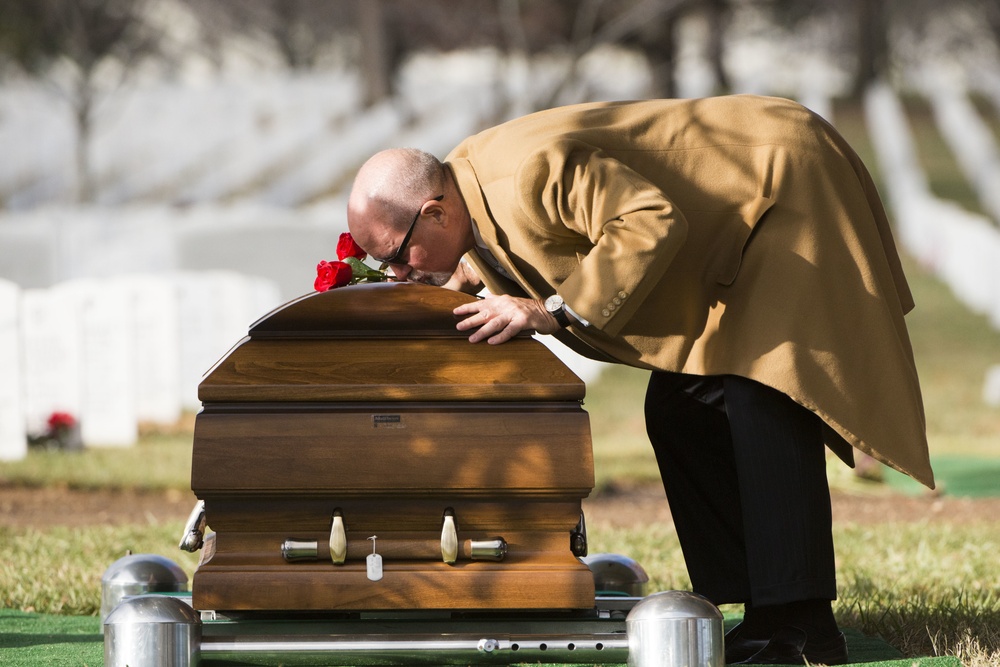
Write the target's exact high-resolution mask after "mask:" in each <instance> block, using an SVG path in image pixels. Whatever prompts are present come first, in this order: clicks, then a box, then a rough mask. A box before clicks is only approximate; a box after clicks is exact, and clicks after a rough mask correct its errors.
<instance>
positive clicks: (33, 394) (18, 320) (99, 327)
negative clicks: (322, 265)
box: [0, 271, 281, 460]
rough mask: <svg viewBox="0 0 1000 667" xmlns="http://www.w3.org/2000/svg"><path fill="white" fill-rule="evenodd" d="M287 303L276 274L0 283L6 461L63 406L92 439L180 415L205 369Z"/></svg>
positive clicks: (121, 437) (89, 442) (133, 434)
mask: <svg viewBox="0 0 1000 667" xmlns="http://www.w3.org/2000/svg"><path fill="white" fill-rule="evenodd" d="M280 303H281V299H280V296H279V294H278V289H277V287H276V286H275V285H274V283H273V282H271V281H269V280H266V279H262V278H257V277H250V276H245V275H241V274H237V273H232V272H223V271H210V272H176V273H165V274H149V275H123V276H118V277H113V278H104V279H79V280H73V281H68V282H65V283H60V284H58V285H56V286H54V287H51V288H48V289H24V290H22V289H21V288H19V287H18V286H17V285H15V284H13V283H10V282H7V281H0V368H3V372H2V373H0V459H3V460H16V459H20V458H22V457H24V456H25V454H26V453H27V448H28V439H29V437H30V436H35V435H40V434H43V433H44V432H45V431H46V430H47V428H48V422H49V420H50V418H51V417H52V416H53V415H57V414H65V415H69V416H71V417H72V419H73V421H74V422H76V423H77V424H78V427H79V435H80V437H81V439H82V444H83V445H84V446H92V447H121V446H129V445H132V444H134V443H135V442H136V441H137V439H138V429H139V424H140V423H153V424H167V425H172V424H175V423H176V422H177V421H178V419H180V417H181V415H182V413H183V411H185V410H197V409H199V408H200V402H199V401H198V396H197V388H198V383H199V382H200V381H201V377H202V375H203V374H204V372H205V371H207V370H208V369H209V368H210V367H211V366H212V365H213V364H214V363H215V362H216V361H218V360H219V359H220V358H221V357H222V356H224V355H225V353H226V352H227V351H228V350H229V349H230V348H231V347H232V346H233V345H234V344H236V343H237V342H238V341H240V340H241V339H242V338H243V337H244V336H245V335H246V333H247V329H248V326H249V325H250V324H251V323H252V322H253V321H255V320H256V319H258V318H259V317H260V316H262V315H264V314H266V313H267V312H269V311H270V310H271V309H273V308H274V307H276V306H278V305H280Z"/></svg>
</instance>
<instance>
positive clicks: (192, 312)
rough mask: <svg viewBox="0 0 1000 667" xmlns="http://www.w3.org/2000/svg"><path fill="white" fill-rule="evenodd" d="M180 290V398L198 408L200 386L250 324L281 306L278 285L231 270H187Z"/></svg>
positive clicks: (179, 276) (188, 406)
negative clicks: (206, 374) (206, 375)
mask: <svg viewBox="0 0 1000 667" xmlns="http://www.w3.org/2000/svg"><path fill="white" fill-rule="evenodd" d="M175 280H176V283H175V284H176V287H177V290H178V303H179V317H180V332H181V336H180V338H181V340H180V350H181V362H180V366H181V397H182V401H183V405H184V407H185V408H186V409H190V410H199V409H200V408H201V401H199V400H198V385H199V384H200V383H201V381H202V379H203V378H204V375H205V373H206V372H207V371H209V370H211V369H212V367H213V366H215V364H216V362H218V361H219V360H220V359H222V357H224V356H225V355H226V354H228V352H229V351H230V350H231V349H232V348H233V347H234V346H235V345H236V344H237V343H239V342H240V341H241V340H243V338H245V337H246V335H247V331H248V330H249V329H250V325H251V324H253V323H254V322H256V321H257V320H258V319H260V318H261V317H262V316H264V315H266V314H267V313H268V312H270V311H271V310H273V309H274V308H275V307H277V306H279V305H281V297H280V292H279V289H278V286H277V284H276V283H275V282H274V281H272V280H268V279H265V278H258V277H252V276H245V275H242V274H239V273H235V272H231V271H203V272H195V271H191V272H182V273H179V274H176V275H175Z"/></svg>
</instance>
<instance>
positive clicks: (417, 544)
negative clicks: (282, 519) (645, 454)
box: [281, 537, 507, 563]
mask: <svg viewBox="0 0 1000 667" xmlns="http://www.w3.org/2000/svg"><path fill="white" fill-rule="evenodd" d="M436 545H437V541H436V540H434V539H433V538H432V539H429V540H394V539H392V538H388V539H383V538H381V537H380V538H379V550H380V551H385V552H388V553H392V554H394V555H395V557H396V558H398V559H401V560H419V561H425V560H436V558H435V556H434V555H433V554H434V549H435V547H436ZM356 551H357V553H349V554H348V556H349V558H348V559H345V560H352V561H353V560H357V561H361V560H363V559H364V558H365V556H366V555H367V553H370V551H365V550H363V549H361V548H360V547H359V548H358V549H357V550H356ZM506 556H507V540H505V539H504V538H502V537H491V538H487V539H481V540H472V539H468V540H463V541H462V542H461V550H460V552H459V554H458V558H457V559H456V560H474V561H494V562H498V561H502V560H503V559H504V558H505V557H506ZM281 557H282V558H284V559H285V561H286V562H288V563H305V562H316V561H319V560H322V558H325V555H323V554H322V553H321V551H320V544H319V541H318V540H310V539H308V538H300V537H289V538H288V539H286V540H285V541H284V542H282V543H281ZM390 558H391V556H390Z"/></svg>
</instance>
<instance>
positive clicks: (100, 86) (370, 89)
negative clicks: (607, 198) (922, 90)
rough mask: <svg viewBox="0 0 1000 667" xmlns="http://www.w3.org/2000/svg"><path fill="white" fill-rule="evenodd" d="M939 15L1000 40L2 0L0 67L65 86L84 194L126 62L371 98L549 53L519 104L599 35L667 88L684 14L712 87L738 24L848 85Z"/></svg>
mask: <svg viewBox="0 0 1000 667" xmlns="http://www.w3.org/2000/svg"><path fill="white" fill-rule="evenodd" d="M935 17H936V18H938V19H940V18H941V17H946V19H947V20H945V23H948V22H949V21H950V22H951V23H952V24H954V25H955V27H954V29H953V35H952V36H951V37H950V39H953V40H956V41H961V40H962V39H963V38H962V35H963V34H964V31H963V30H962V28H961V22H962V20H963V18H962V17H966V18H965V19H964V20H966V21H970V20H971V21H972V22H973V23H976V22H978V23H980V24H982V25H985V26H987V27H988V28H989V30H986V31H984V32H985V33H986V34H988V35H989V36H990V40H991V41H992V42H993V44H991V45H988V46H991V47H992V46H995V44H996V42H998V41H1000V0H949V2H946V3H942V2H939V1H935V0H615V1H611V0H479V1H476V2H461V1H458V0H365V1H364V2H356V1H355V0H211V1H210V2H205V1H204V0H171V1H167V0H158V1H157V2H150V1H149V0H72V1H69V2H68V1H66V0H0V74H7V75H14V76H25V75H27V76H33V77H42V78H44V79H46V80H47V81H49V82H50V83H51V84H52V85H54V86H56V87H57V88H58V89H60V90H61V91H63V93H64V96H65V98H66V100H67V101H68V102H69V104H70V106H71V108H72V110H73V114H74V117H75V119H76V131H77V137H78V141H77V143H78V149H77V162H78V173H79V174H80V175H79V177H78V180H79V183H78V190H79V198H80V199H81V200H82V201H86V200H88V199H89V198H90V196H91V194H92V193H91V190H92V188H91V185H90V182H89V173H90V172H89V169H88V168H87V163H88V144H89V135H90V124H91V118H92V116H93V111H94V108H95V105H97V104H99V102H100V99H101V97H102V95H105V94H107V93H108V92H109V91H112V90H114V88H115V87H116V86H118V85H120V82H121V81H122V79H124V78H126V77H127V76H129V75H130V73H131V72H134V71H136V70H138V69H143V68H147V69H148V68H160V69H161V70H163V71H164V72H167V73H168V75H169V73H170V72H176V71H177V70H178V69H179V68H181V66H182V65H181V63H182V62H183V61H184V59H186V58H190V57H191V56H192V55H194V54H197V55H199V56H201V57H202V58H203V59H204V60H205V61H206V62H208V63H211V64H212V66H214V67H216V68H218V69H219V70H222V69H223V68H224V67H225V66H226V59H227V58H229V57H231V55H230V54H232V53H233V52H237V53H243V54H244V55H246V57H247V58H248V59H250V60H255V62H257V63H258V65H257V66H260V67H264V66H265V65H260V63H269V65H266V66H269V67H272V68H279V69H280V68H284V69H286V70H287V71H289V72H290V73H293V74H294V73H295V72H302V71H310V70H312V71H314V70H317V69H323V68H333V67H340V68H343V67H348V68H353V69H355V70H356V71H357V72H359V76H360V79H361V81H362V83H363V98H364V102H365V104H366V105H368V106H371V105H374V104H377V103H378V102H380V101H382V100H386V99H387V98H389V97H391V96H393V95H394V94H395V93H396V92H397V86H398V85H399V79H400V77H399V72H400V70H401V68H403V67H404V66H405V64H406V62H407V60H408V58H410V57H411V56H413V55H415V54H418V53H422V52H427V51H435V52H446V51H451V50H456V49H475V48H490V49H493V50H494V51H495V52H497V53H499V54H500V55H501V59H502V62H504V63H506V64H507V66H511V67H515V66H516V67H521V68H523V70H524V71H526V72H528V75H529V76H530V72H531V68H532V67H534V66H536V64H537V63H538V62H540V61H542V60H544V61H545V62H546V64H547V65H548V66H551V64H552V63H553V62H558V63H559V66H560V67H561V68H562V71H563V75H562V77H561V79H560V81H559V82H558V83H557V84H556V85H554V86H553V87H552V88H551V89H550V90H547V91H544V92H543V93H541V94H536V96H535V99H519V100H516V101H515V100H507V104H508V105H514V104H516V105H517V106H516V108H515V109H513V110H514V111H517V112H528V111H532V110H535V109H539V108H545V107H548V106H552V105H555V104H558V103H559V100H560V97H561V95H562V94H563V92H564V91H565V90H567V89H571V88H573V87H574V86H578V85H580V83H579V77H578V76H577V73H578V71H579V69H578V68H579V67H581V62H582V58H583V57H584V56H585V55H586V54H587V53H588V52H590V51H592V50H593V49H594V48H596V47H599V46H605V45H610V46H614V47H617V48H621V49H625V50H628V51H631V52H634V53H636V54H638V55H639V56H640V57H642V58H644V59H645V60H646V62H647V64H648V69H649V72H650V81H651V83H650V89H649V91H648V94H649V96H650V97H672V96H677V95H678V94H679V90H678V83H677V79H676V76H677V68H678V61H679V58H680V57H681V55H682V54H681V50H682V48H684V45H683V42H682V40H681V39H680V35H679V31H680V30H681V27H682V26H683V25H684V24H685V22H686V23H687V24H690V23H691V22H692V20H694V21H696V22H697V23H698V25H699V26H700V29H701V30H702V32H703V39H701V41H700V43H701V44H702V46H701V47H700V48H701V49H702V50H703V53H701V54H700V56H701V57H702V58H703V59H704V61H705V62H706V63H708V66H709V68H710V70H711V75H712V78H713V79H714V82H715V83H714V87H713V89H712V92H714V93H718V94H721V93H725V92H728V91H729V90H730V89H731V88H732V85H731V77H732V67H733V63H734V60H738V58H739V56H738V55H734V54H732V53H729V52H728V47H729V44H730V42H729V40H728V39H727V34H728V33H729V32H730V31H731V30H733V29H736V28H738V29H740V30H741V31H743V32H744V33H745V32H746V31H748V30H751V31H752V30H757V31H759V32H760V33H761V36H762V37H761V38H762V39H764V40H766V39H769V38H777V37H782V38H785V39H792V40H794V39H800V40H810V41H811V43H810V47H811V48H815V47H816V46H817V44H816V41H817V39H818V40H819V41H821V42H822V44H821V45H820V46H821V47H822V48H823V49H824V50H825V54H824V55H825V57H826V58H827V59H829V61H830V62H834V63H837V64H838V66H840V68H841V69H842V70H843V71H845V72H847V73H849V74H848V76H849V77H850V79H851V83H850V85H849V86H848V89H849V92H850V93H851V94H853V95H855V96H857V95H860V94H861V93H862V92H863V91H864V90H865V88H866V87H867V86H869V85H870V84H871V83H872V82H873V81H877V80H887V79H891V78H892V77H893V76H894V73H895V72H897V71H898V70H899V68H900V67H901V66H902V65H905V64H906V63H907V61H908V60H912V59H913V58H915V57H917V56H919V55H920V50H921V49H924V48H925V47H924V46H923V45H922V42H920V40H919V38H920V37H921V35H923V34H924V33H925V32H926V31H927V30H929V29H930V28H929V26H930V25H931V23H932V19H935ZM948 17H954V19H953V20H952V19H948ZM969 17H972V18H969ZM938 23H941V21H938ZM816 36H818V37H816ZM946 41H947V39H946V40H945V42H946ZM939 43H940V40H939ZM917 44H919V46H915V45H917ZM941 48H942V50H947V45H945V46H943V47H941ZM433 83H434V82H433V81H428V82H427V84H426V85H428V86H433ZM506 111H511V109H507V110H506ZM498 115H504V111H500V112H498Z"/></svg>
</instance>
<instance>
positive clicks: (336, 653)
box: [104, 555, 724, 667]
mask: <svg viewBox="0 0 1000 667" xmlns="http://www.w3.org/2000/svg"><path fill="white" fill-rule="evenodd" d="M592 558H593V557H592ZM608 562H614V563H621V564H624V565H625V566H626V569H627V570H628V571H632V572H634V573H635V577H636V578H635V579H632V580H629V579H628V578H627V577H626V578H625V579H622V574H621V573H622V568H620V567H615V568H613V569H612V570H609V569H608V568H606V567H602V566H601V564H604V565H606V564H607V563H608ZM591 564H592V566H595V567H594V570H593V571H594V576H595V583H596V585H597V588H598V589H599V590H605V591H608V593H606V594H604V595H599V596H598V597H597V598H596V599H595V606H594V608H593V609H590V610H579V611H573V612H563V611H558V612H544V611H525V612H520V613H518V612H499V613H494V612H473V613H470V612H462V613H452V612H430V611H412V610H404V611H400V612H367V613H359V614H338V615H332V616H331V615H328V614H304V613H301V612H288V613H283V614H275V613H270V614H261V613H260V612H250V613H245V614H232V615H229V616H227V615H223V614H219V613H216V612H211V611H201V612H198V611H196V610H194V609H193V608H192V607H191V598H190V595H189V594H185V593H182V594H169V593H147V594H143V595H136V596H129V597H126V598H124V599H123V600H122V601H121V602H120V603H119V604H118V605H117V606H116V607H115V608H114V609H113V610H112V612H111V613H110V614H108V616H107V618H106V619H105V622H104V632H105V665H108V666H109V667H124V665H148V666H153V667H188V666H189V665H202V666H209V665H275V664H282V665H288V666H289V667H291V666H295V665H303V666H306V665H409V664H436V665H469V664H514V663H546V664H553V663H556V664H558V663H577V664H580V663H584V664H623V663H628V665H629V666H630V667H654V666H655V667H674V666H675V665H676V666H677V667H681V665H683V666H684V667H722V665H723V662H724V652H723V646H722V641H723V629H722V615H721V614H720V613H719V611H718V609H716V608H715V607H714V606H713V605H712V604H711V603H709V602H708V601H707V600H705V599H704V598H701V597H699V596H697V595H695V594H693V593H689V592H687V591H665V592H660V593H654V594H652V595H649V596H646V597H637V596H634V595H630V594H629V593H627V592H625V591H633V592H636V591H637V592H639V593H640V594H641V593H643V592H644V590H645V587H644V586H645V581H644V580H643V579H644V578H645V573H644V572H643V571H642V569H641V567H639V566H638V565H637V564H635V563H634V561H631V562H630V560H629V559H627V558H625V557H622V556H614V555H607V556H605V555H599V556H597V557H596V558H594V559H593V560H592V563H591ZM608 572H613V578H614V581H612V580H611V578H610V577H611V576H612V575H609V574H608ZM609 589H625V591H621V592H618V591H615V590H609Z"/></svg>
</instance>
